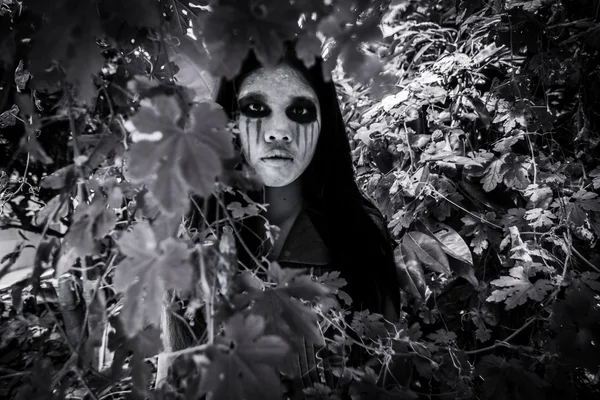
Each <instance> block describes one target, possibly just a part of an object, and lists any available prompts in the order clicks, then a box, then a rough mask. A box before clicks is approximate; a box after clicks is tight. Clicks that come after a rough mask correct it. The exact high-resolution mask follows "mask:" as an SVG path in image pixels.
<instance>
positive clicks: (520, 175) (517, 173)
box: [501, 153, 531, 190]
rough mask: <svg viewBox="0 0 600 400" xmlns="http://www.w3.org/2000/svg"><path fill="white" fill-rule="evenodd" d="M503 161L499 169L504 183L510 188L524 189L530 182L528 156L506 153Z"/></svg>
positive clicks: (529, 161)
mask: <svg viewBox="0 0 600 400" xmlns="http://www.w3.org/2000/svg"><path fill="white" fill-rule="evenodd" d="M504 161H505V162H504V164H503V165H502V170H501V171H502V176H503V179H502V180H503V182H504V184H505V185H506V186H507V187H509V188H512V189H519V190H521V189H526V188H527V187H528V186H529V184H530V183H531V182H530V181H529V168H530V167H531V160H530V158H529V157H528V156H518V155H516V154H514V153H508V155H507V157H506V159H505V160H504Z"/></svg>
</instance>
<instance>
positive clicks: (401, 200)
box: [0, 0, 600, 399]
mask: <svg viewBox="0 0 600 400" xmlns="http://www.w3.org/2000/svg"><path fill="white" fill-rule="evenodd" d="M599 10H600V6H598V4H597V2H596V1H592V0H587V1H554V0H533V1H509V0H490V1H486V0H469V1H461V0H457V1H434V0H394V1H377V2H369V1H366V0H362V1H355V2H351V1H349V0H338V1H333V2H327V1H326V2H316V1H315V2H312V1H306V0H302V1H298V0H296V1H295V2H294V3H293V4H288V3H286V2H283V1H269V0H265V1H262V2H259V1H245V0H244V1H241V0H238V1H224V0H221V1H200V2H195V3H194V2H188V1H183V0H160V1H151V0H148V1H142V0H120V1H116V0H86V1H70V0H61V1H56V2H46V1H45V0H24V1H22V2H19V1H17V0H0V79H1V81H0V85H2V86H0V89H1V90H0V112H1V113H0V129H1V132H0V133H1V136H0V141H1V142H0V143H1V145H2V153H0V154H1V156H0V157H1V158H2V160H3V161H4V162H3V164H2V166H1V167H2V169H1V170H0V196H1V201H2V214H0V218H1V219H0V226H2V227H3V228H18V229H20V231H21V232H22V234H23V242H22V243H21V244H19V246H17V248H16V249H15V250H14V252H12V253H10V254H7V255H6V256H4V255H3V256H4V258H3V259H2V266H1V267H0V279H1V278H2V277H3V276H4V275H6V274H7V272H9V270H10V268H11V266H12V265H14V263H15V261H16V260H17V259H18V257H19V254H20V252H21V251H23V249H24V248H25V247H26V246H29V245H34V246H35V247H36V253H35V260H34V262H33V265H31V267H30V268H29V269H28V270H27V275H26V276H24V277H23V279H22V280H20V281H19V282H17V283H15V284H14V285H12V287H10V288H9V289H7V290H4V293H3V297H2V302H1V303H0V307H1V308H0V311H1V312H2V314H1V316H0V321H1V323H0V374H2V375H0V397H2V398H17V399H23V398H36V399H38V398H40V399H41V398H66V397H70V398H91V399H109V398H122V397H135V398H137V397H141V398H144V397H147V398H169V399H171V398H180V397H185V398H197V397H200V396H201V395H202V394H203V393H207V392H211V393H212V397H213V398H226V397H227V395H228V394H227V392H226V390H227V389H231V388H236V390H239V391H240V392H236V393H234V394H233V396H234V397H235V398H236V399H237V398H242V394H241V393H242V391H243V393H245V394H244V395H245V396H247V397H248V398H261V399H262V398H271V397H273V398H277V396H276V394H275V393H276V390H277V386H278V379H277V376H276V375H274V374H273V373H272V372H270V370H269V369H268V368H267V367H268V366H272V365H276V364H278V363H279V362H280V361H281V360H282V359H283V358H284V357H285V356H286V354H288V352H289V351H290V348H289V345H288V341H289V339H292V338H293V336H294V335H295V333H293V332H292V331H291V330H290V329H287V328H289V327H290V326H297V327H301V328H302V329H301V330H302V331H303V334H304V335H305V336H306V337H309V338H313V339H314V340H315V341H318V340H322V339H321V338H322V334H323V333H324V332H325V333H327V335H325V337H326V338H327V347H328V348H329V350H330V351H332V352H333V353H335V354H336V355H338V356H339V357H338V358H337V361H338V362H337V364H335V365H334V366H333V372H334V374H335V375H336V376H337V378H338V379H339V382H338V384H337V385H336V386H335V387H330V386H327V385H325V384H322V385H317V386H316V387H314V388H313V389H311V391H310V392H311V394H312V395H313V396H314V397H315V398H319V399H338V398H346V397H348V396H350V397H351V398H355V399H356V398H360V399H362V398H367V399H371V398H403V399H404V398H448V399H454V398H465V399H468V398H478V399H505V398H506V399H524V398H527V399H544V398H548V399H553V398H582V399H583V398H595V397H598V396H599V395H600V393H599V388H598V382H599V377H600V368H599V367H600V365H599V362H598V360H600V350H599V349H600V347H599V345H598V343H599V340H600V337H599V336H598V332H600V326H599V325H600V309H599V296H600V281H599V278H600V256H599V255H598V254H597V251H596V245H597V241H598V237H599V236H600V200H599V199H598V189H599V188H600V166H599V163H598V153H599V151H598V149H599V144H600V134H599V133H598V132H599V128H600V114H599V113H598V111H597V109H598V107H597V105H598V104H600V102H599V101H598V100H599V99H598V96H599V95H598V93H600V69H599V68H600V67H598V65H599V61H600V56H599V50H600V25H598V19H599ZM301 16H304V17H303V19H301V18H300V17H301ZM299 20H301V21H302V23H301V24H300V25H301V27H300V26H299V25H298V23H297V21H299ZM317 32H318V33H319V35H318V36H317ZM186 33H187V34H186ZM295 34H298V35H299V37H300V40H299V42H298V46H297V48H296V50H297V52H298V54H300V55H301V56H302V57H303V58H304V59H305V60H306V61H307V62H310V61H311V60H312V59H313V56H314V55H315V54H319V53H320V52H321V41H320V39H319V38H321V39H322V38H325V39H327V40H326V46H325V47H326V50H327V51H326V55H327V58H326V59H327V62H326V64H325V68H324V69H325V71H324V72H325V73H328V74H329V73H330V74H332V76H333V77H334V79H335V80H336V82H337V83H338V88H339V92H338V93H339V95H340V100H341V103H342V106H343V113H344V118H345V120H346V121H347V125H348V134H349V140H350V141H351V143H352V149H353V150H352V152H353V160H354V161H355V165H356V172H357V179H358V181H359V183H360V185H361V188H362V189H363V190H364V191H365V193H366V194H367V195H369V196H371V197H372V198H373V200H374V201H375V202H376V204H377V205H378V206H379V208H380V209H381V211H382V212H383V213H384V215H385V216H386V217H387V218H388V221H389V228H390V231H391V232H392V233H393V236H394V239H395V240H396V241H397V247H396V249H395V257H396V263H397V266H398V272H399V274H400V275H401V276H403V277H404V280H403V282H404V285H403V296H402V302H403V303H402V306H403V307H402V315H401V320H400V321H399V322H397V323H394V324H392V323H389V322H387V321H385V320H384V319H383V318H382V317H381V316H379V315H377V314H370V313H369V312H362V313H355V314H354V315H351V316H350V317H351V318H349V319H348V318H344V311H343V308H342V306H344V305H345V304H347V302H348V301H350V300H349V299H348V297H347V295H346V294H345V293H344V292H343V287H344V281H343V279H340V278H339V275H337V274H335V273H334V274H328V275H325V276H321V277H318V279H317V280H313V279H310V278H309V277H308V276H306V275H300V276H297V274H295V273H293V272H292V271H288V270H285V269H284V270H281V268H279V266H278V265H277V264H276V263H272V264H271V265H270V266H269V267H268V272H269V274H268V278H266V279H264V280H262V279H259V278H257V277H256V276H254V275H253V274H252V273H251V272H249V271H240V270H239V267H238V266H237V262H236V260H235V252H232V251H227V250H226V249H230V246H229V245H230V244H231V243H232V241H233V240H234V237H235V235H237V232H236V231H234V230H225V231H223V233H219V234H218V237H217V238H216V242H217V244H218V246H216V247H218V248H219V249H220V250H219V251H216V250H215V248H214V247H210V246H206V245H205V246H203V245H200V244H197V243H200V242H202V239H204V238H206V237H207V233H208V232H209V231H210V228H211V227H208V226H204V227H203V228H205V229H204V230H202V229H192V228H191V227H190V226H188V225H187V224H185V221H183V223H182V219H181V215H183V214H184V212H185V211H186V210H189V209H190V208H191V207H195V205H194V203H192V202H190V201H189V199H188V195H189V194H195V195H197V196H200V197H207V196H215V197H216V198H219V199H222V198H223V194H224V193H225V192H231V191H235V190H240V188H241V186H240V183H242V186H243V185H244V184H245V185H250V184H251V177H250V179H249V178H248V176H247V174H246V171H237V170H233V169H232V167H231V166H230V165H228V164H224V163H223V162H222V161H221V160H223V159H226V158H228V156H230V155H232V154H234V152H235V149H233V148H232V145H231V142H230V141H229V140H228V138H231V137H232V134H233V133H234V132H235V127H234V126H233V125H231V124H229V123H228V122H227V120H226V118H225V116H224V114H222V112H221V111H219V110H218V109H216V108H214V107H212V106H211V103H210V101H208V100H207V97H208V95H209V92H210V79H211V78H210V76H212V77H216V76H233V75H234V74H235V73H236V71H237V69H238V68H239V66H240V62H241V59H242V58H243V56H244V55H245V54H246V52H247V50H248V49H249V48H250V47H251V46H252V47H253V48H254V49H255V50H256V51H257V53H258V55H259V57H260V58H261V60H262V61H263V62H266V63H269V62H273V61H274V60H276V59H277V57H278V55H279V54H281V51H282V48H281V41H282V40H283V39H286V38H290V37H292V36H293V35H295ZM249 37H254V38H258V37H260V38H261V39H262V40H254V41H252V42H249V41H248V38H249ZM338 60H339V61H340V62H339V63H337V61H338ZM207 72H208V73H207ZM156 131H160V132H161V133H162V134H161V135H158V136H157V135H155V132H156ZM177 160H178V161H177ZM181 160H183V161H181ZM216 177H218V178H219V182H220V183H219V184H217V185H215V184H214V180H215V178H216ZM261 206H262V205H261V204H255V203H253V202H251V201H250V200H249V199H248V202H247V203H246V204H241V203H239V202H238V203H231V204H222V210H221V212H223V215H224V218H226V220H228V221H229V222H232V221H233V220H235V219H241V218H244V217H246V216H248V215H253V214H256V213H257V212H258V210H259V208H260V207H261ZM34 234H35V235H37V236H36V238H38V239H36V240H31V238H32V236H31V235H34ZM219 254H220V257H219V256H218V255H219ZM193 282H198V283H197V284H192V283H193ZM258 288H261V289H264V290H259V289H258ZM165 289H174V290H176V291H178V293H179V294H180V297H182V298H185V299H187V301H186V302H185V305H186V310H185V312H180V315H181V318H183V319H185V318H186V317H188V316H190V315H192V314H194V313H195V312H196V311H198V312H200V313H203V314H204V315H205V316H206V320H207V321H208V322H207V327H208V329H207V333H208V334H207V336H206V337H205V338H199V339H198V343H197V346H196V347H193V348H190V349H187V350H184V351H180V352H178V353H177V354H178V355H179V357H178V358H177V360H176V362H175V364H174V366H173V368H172V370H171V374H170V378H169V383H168V384H167V385H164V386H163V387H162V388H161V389H160V390H156V391H154V390H150V388H152V387H153V376H154V375H153V374H154V372H155V369H154V365H155V363H156V356H157V354H158V353H159V352H161V349H162V343H161V341H160V331H159V329H158V324H159V320H160V307H161V305H162V304H163V301H165V300H164V298H163V292H164V290H165ZM315 298H317V300H318V299H320V300H325V301H321V302H316V301H313V300H315ZM251 301H252V302H254V306H253V307H252V309H250V308H249V307H248V304H249V303H250V302H251ZM272 302H276V303H277V304H278V305H279V306H280V307H279V310H280V312H276V311H275V309H274V308H273V307H270V306H267V305H270V304H272ZM317 304H320V306H319V307H317V306H316V305H317ZM324 304H325V305H327V307H324V306H323V305H324ZM171 305H172V309H173V312H177V309H178V308H179V307H180V306H181V305H180V304H179V303H175V302H173V304H171ZM311 305H312V306H313V307H311ZM281 310H283V311H281ZM315 318H318V320H319V321H320V329H318V330H317V329H315V328H314V327H312V325H311V324H310V322H311V321H312V320H313V319H315ZM275 328H277V329H275ZM351 331H353V333H354V335H351V334H350V333H351ZM249 332H250V333H252V334H249ZM353 337H358V338H359V339H360V340H356V339H352V338H353ZM331 338H333V339H331ZM232 344H235V350H234V351H230V349H231V345H232ZM356 348H361V349H362V350H364V351H366V352H367V354H368V355H369V356H370V358H371V360H370V361H369V362H367V363H365V364H364V365H361V366H359V367H350V366H349V364H348V352H349V351H350V349H356ZM241 365H248V366H250V367H251V370H252V371H253V372H254V373H253V374H250V375H248V374H246V375H244V377H243V378H242V379H241V378H239V376H238V372H239V368H241V367H240V366H241ZM256 371H258V372H256ZM232 382H233V383H232Z"/></svg>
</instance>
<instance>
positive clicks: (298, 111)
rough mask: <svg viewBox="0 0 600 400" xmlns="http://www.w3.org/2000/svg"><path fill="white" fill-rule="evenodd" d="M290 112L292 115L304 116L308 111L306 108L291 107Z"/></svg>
mask: <svg viewBox="0 0 600 400" xmlns="http://www.w3.org/2000/svg"><path fill="white" fill-rule="evenodd" d="M291 112H292V114H294V115H306V114H308V109H307V108H306V107H301V106H294V107H292V109H291Z"/></svg>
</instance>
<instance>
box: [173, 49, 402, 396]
mask: <svg viewBox="0 0 600 400" xmlns="http://www.w3.org/2000/svg"><path fill="white" fill-rule="evenodd" d="M321 62H322V61H321V60H320V59H317V60H316V63H315V64H314V65H313V66H312V67H311V68H307V67H306V66H305V65H304V64H303V62H302V61H300V60H299V59H298V58H297V57H296V56H295V52H294V50H293V46H292V45H289V46H288V47H287V51H286V53H285V55H284V57H283V59H282V61H281V63H279V64H278V65H277V66H276V67H274V68H264V67H263V66H261V64H260V63H259V62H258V60H257V59H256V57H255V56H254V54H252V53H251V54H250V55H249V56H248V57H247V59H246V60H245V62H244V63H243V65H242V68H241V71H240V72H239V74H238V75H237V76H236V77H235V78H234V79H232V80H225V79H223V80H222V81H221V82H220V83H219V84H218V86H217V93H216V98H215V100H216V102H217V103H219V104H220V105H221V106H222V107H223V108H224V110H225V111H226V112H227V114H228V115H229V117H230V118H231V119H232V120H236V121H237V126H238V128H239V132H240V134H239V137H238V141H239V143H238V144H239V145H240V147H241V150H242V156H243V162H244V163H246V164H247V165H249V166H250V167H251V168H252V169H254V171H255V172H256V174H257V175H258V177H259V178H260V179H261V180H262V181H263V183H264V187H263V189H262V190H260V191H258V192H254V193H249V195H250V197H251V198H253V199H254V200H256V201H259V202H263V203H267V204H268V208H267V211H266V213H265V214H264V215H263V216H264V217H266V219H267V220H268V221H269V223H270V224H274V225H277V226H278V227H279V228H280V232H279V236H278V239H277V240H276V241H275V242H274V244H273V245H272V246H271V245H270V244H269V242H268V241H266V240H264V239H265V232H264V228H262V229H261V227H263V225H264V220H262V219H261V218H259V217H256V218H250V219H245V220H244V224H243V226H241V227H240V230H241V232H242V237H243V240H244V242H245V244H246V246H244V247H242V246H238V252H239V254H238V256H239V259H240V261H241V262H242V263H244V265H252V259H255V258H254V257H253V256H257V258H259V259H260V257H261V256H266V257H267V258H268V259H270V260H273V261H278V262H279V264H280V265H281V266H282V267H284V268H285V267H288V268H306V269H307V270H309V271H310V270H312V272H313V273H314V274H315V275H317V276H318V275H321V274H323V273H324V272H327V271H340V275H341V277H343V278H344V279H345V280H346V281H347V286H346V287H345V288H344V290H345V291H346V292H347V293H348V294H349V295H350V297H351V298H352V300H353V304H352V307H351V308H352V309H353V310H364V309H368V310H370V311H371V312H377V313H381V314H383V315H384V316H385V317H386V318H388V319H389V320H396V319H397V312H398V310H397V308H398V307H399V304H400V293H399V290H400V289H399V285H398V281H397V275H396V271H395V264H394V260H393V252H392V243H391V240H390V238H389V234H388V232H387V229H386V224H385V220H384V218H383V217H382V215H381V213H380V212H379V211H378V210H377V208H376V207H375V206H373V204H372V203H371V202H370V201H368V200H367V199H366V198H365V197H364V196H363V195H362V194H361V192H360V190H359V189H358V187H357V185H356V183H355V180H354V172H353V166H352V159H351V155H350V146H349V143H348V138H347V135H346V130H345V126H344V121H343V119H342V114H341V111H340V107H339V104H338V99H337V95H336V90H335V85H334V83H333V82H332V81H329V82H325V81H324V79H323V76H322V66H321ZM208 218H209V219H212V218H214V216H213V217H210V216H209V217H208ZM244 248H248V249H250V250H251V251H252V252H253V253H254V254H252V255H251V254H248V253H247V252H246V251H244ZM173 335H175V336H176V334H175V333H173ZM171 345H175V344H174V343H171ZM180 345H181V344H180ZM172 347H174V346H172ZM177 347H179V346H177ZM173 350H175V349H173ZM308 353H310V349H307V354H304V355H301V356H300V359H299V360H298V361H299V364H300V365H301V367H300V370H304V369H306V368H307V366H308V369H310V366H309V365H308V364H310V362H308V359H309V358H310V354H308ZM307 363H308V364H307ZM305 375H310V374H309V373H306V374H305ZM304 378H305V379H304V382H303V384H304V386H305V387H306V386H307V385H310V379H307V378H309V377H307V376H304ZM313 382H314V379H313ZM298 383H299V381H296V383H295V384H294V385H293V386H296V385H297V384H298ZM300 383H302V382H300ZM295 389H298V387H295ZM296 392H297V390H296ZM300 392H301V390H300Z"/></svg>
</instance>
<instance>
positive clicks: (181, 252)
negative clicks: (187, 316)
mask: <svg viewBox="0 0 600 400" xmlns="http://www.w3.org/2000/svg"><path fill="white" fill-rule="evenodd" d="M117 245H118V246H119V249H120V250H121V252H122V253H123V254H124V255H125V256H126V258H125V259H124V260H123V261H121V263H119V264H118V265H117V267H116V272H115V277H114V280H113V284H114V288H115V290H116V291H118V292H121V293H122V292H125V298H124V300H123V303H124V304H123V310H122V311H121V318H122V320H123V323H124V324H125V326H126V328H127V334H128V335H129V337H132V336H134V335H136V334H137V332H138V331H140V330H141V329H143V328H144V327H145V326H146V325H149V324H152V325H155V326H158V325H159V323H160V310H161V307H162V298H163V295H164V292H165V290H167V289H176V290H179V291H186V290H189V289H191V285H192V267H191V265H190V264H189V261H188V258H189V251H188V249H187V246H186V245H185V244H184V243H182V242H178V241H176V240H175V239H173V238H168V239H166V240H164V241H163V242H161V243H160V245H159V244H157V242H156V238H155V236H154V232H153V231H152V228H151V227H150V224H149V223H148V222H147V221H142V222H140V223H138V224H136V225H135V226H134V227H133V229H132V230H131V231H128V232H125V233H123V235H122V236H121V238H120V239H119V240H118V241H117Z"/></svg>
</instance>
